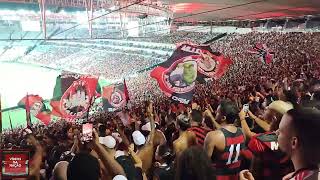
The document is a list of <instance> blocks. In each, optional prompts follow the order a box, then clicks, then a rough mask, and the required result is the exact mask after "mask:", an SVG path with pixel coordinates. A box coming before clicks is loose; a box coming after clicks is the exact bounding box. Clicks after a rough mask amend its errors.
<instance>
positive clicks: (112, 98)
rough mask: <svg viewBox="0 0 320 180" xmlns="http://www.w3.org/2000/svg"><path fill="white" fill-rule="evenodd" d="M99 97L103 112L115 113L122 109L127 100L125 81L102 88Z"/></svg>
mask: <svg viewBox="0 0 320 180" xmlns="http://www.w3.org/2000/svg"><path fill="white" fill-rule="evenodd" d="M101 97H102V102H103V109H104V110H107V111H116V110H119V109H121V108H123V107H124V106H125V105H126V104H127V102H128V100H129V96H128V90H127V86H126V84H125V81H124V82H123V83H118V84H111V85H108V86H102V95H101Z"/></svg>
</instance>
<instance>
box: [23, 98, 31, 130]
mask: <svg viewBox="0 0 320 180" xmlns="http://www.w3.org/2000/svg"><path fill="white" fill-rule="evenodd" d="M25 106H26V121H27V128H31V125H32V124H31V116H30V103H29V95H28V93H27V99H26V105H25Z"/></svg>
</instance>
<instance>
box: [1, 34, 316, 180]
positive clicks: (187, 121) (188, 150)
mask: <svg viewBox="0 0 320 180" xmlns="http://www.w3.org/2000/svg"><path fill="white" fill-rule="evenodd" d="M319 38H320V36H319V34H316V33H279V32H278V33H257V32H255V33H249V34H241V35H232V36H227V37H226V38H224V39H221V40H219V41H216V42H213V43H212V45H211V46H212V48H213V49H214V50H216V51H219V52H221V53H222V54H224V55H226V56H229V57H230V58H231V59H232V60H233V64H232V65H231V66H230V68H229V70H228V72H227V73H226V74H225V75H224V76H223V77H222V78H221V79H219V80H212V79H208V80H207V81H206V82H205V83H203V84H198V85H197V86H196V90H195V94H194V97H193V101H192V103H191V104H190V105H182V104H177V103H175V102H171V101H170V100H169V98H167V97H165V96H164V95H163V94H162V92H161V91H160V90H159V88H158V86H157V84H156V81H154V80H152V79H151V78H150V76H149V74H150V71H145V72H142V73H139V74H137V76H135V77H128V78H126V81H127V86H128V88H129V96H130V101H129V103H128V105H127V108H126V109H123V111H122V112H120V113H107V112H103V111H102V112H101V111H97V110H96V111H95V112H94V113H93V114H92V116H91V117H90V118H89V119H90V121H91V122H92V123H93V125H94V128H95V130H94V133H93V140H92V141H90V142H84V141H83V140H82V139H81V125H79V124H72V123H69V122H66V121H63V120H60V121H57V122H52V123H51V124H50V125H49V126H46V127H45V126H43V125H41V124H37V125H34V126H33V127H32V128H31V130H32V132H30V131H29V130H26V129H22V128H21V129H15V130H13V131H6V132H5V133H4V134H3V138H4V143H3V144H2V146H3V147H2V148H6V149H15V148H26V149H30V150H31V157H32V161H31V165H30V175H29V179H53V180H60V179H64V180H73V179H74V180H82V179H83V180H89V179H90V180H98V179H115V180H117V179H118V180H121V179H132V180H135V179H155V180H162V179H166V180H168V179H176V180H209V179H210V180H211V179H218V180H229V179H230V180H233V179H241V180H247V179H248V180H252V179H258V180H260V179H272V180H277V179H282V178H283V179H285V180H291V179H311V180H314V179H320V174H319V164H320V154H319V152H320V143H319V139H320V134H319V133H318V129H320V71H319V69H320V59H319V57H320V50H319V49H318V47H319V42H320V41H319ZM260 42H262V43H266V44H267V46H268V47H269V48H270V49H271V50H273V51H274V52H275V58H274V62H273V63H271V64H263V63H262V62H261V61H259V59H258V58H257V57H256V56H254V55H252V54H250V53H249V52H248V51H247V50H248V49H250V48H251V47H252V46H253V45H254V44H255V43H260ZM79 53H81V52H79ZM120 60H121V64H127V65H126V66H124V67H123V68H129V67H130V66H131V65H132V64H136V63H137V62H136V61H137V60H130V59H128V60H127V59H126V60H124V59H121V58H119V61H120ZM115 62H116V61H115ZM79 63H80V61H79ZM84 63H85V62H84ZM109 63H110V62H109ZM100 66H102V68H103V66H104V64H103V65H102V64H101V65H100ZM113 66H119V65H118V64H113V65H112V67H113ZM134 67H135V66H134ZM134 67H130V68H134ZM95 68H96V67H95ZM130 68H129V69H130ZM113 70H114V71H118V72H121V70H119V69H110V71H113ZM97 108H98V107H97Z"/></svg>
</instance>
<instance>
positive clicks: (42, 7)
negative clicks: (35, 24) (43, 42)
mask: <svg viewBox="0 0 320 180" xmlns="http://www.w3.org/2000/svg"><path fill="white" fill-rule="evenodd" d="M38 2H39V8H40V12H41V21H42V32H43V38H44V39H47V23H46V0H38Z"/></svg>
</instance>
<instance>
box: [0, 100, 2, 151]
mask: <svg viewBox="0 0 320 180" xmlns="http://www.w3.org/2000/svg"><path fill="white" fill-rule="evenodd" d="M0 144H1V145H2V144H3V143H2V108H1V94H0ZM1 145H0V148H1Z"/></svg>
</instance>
